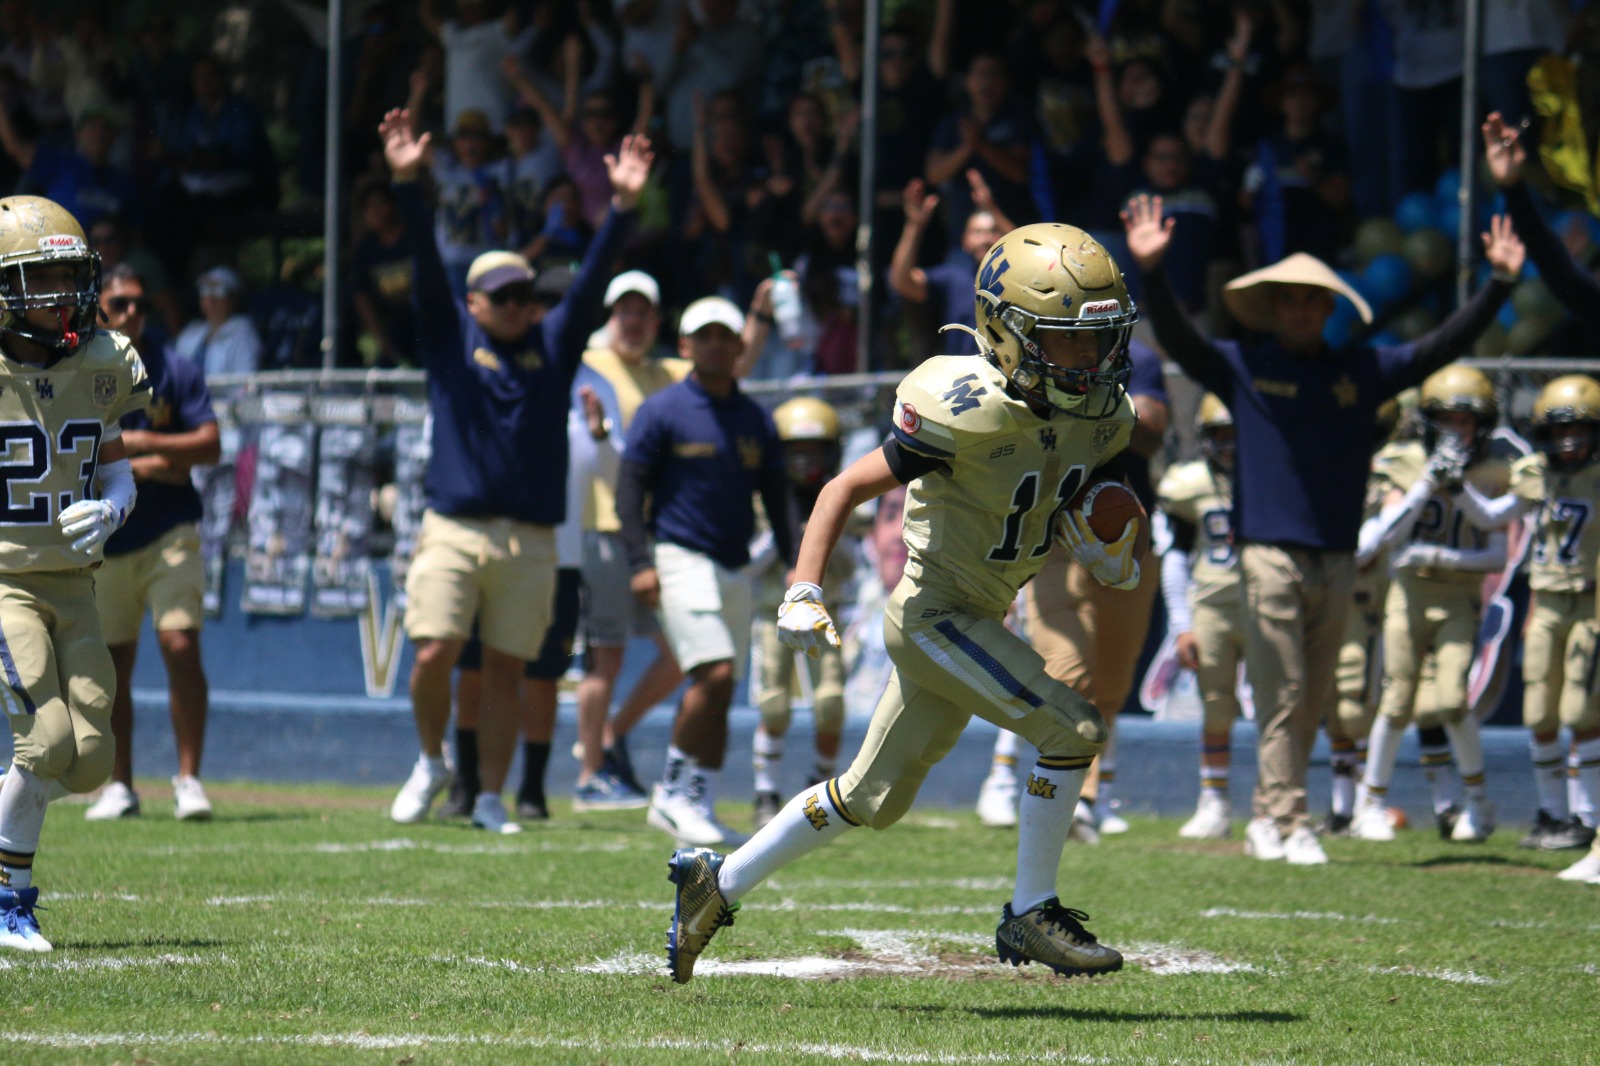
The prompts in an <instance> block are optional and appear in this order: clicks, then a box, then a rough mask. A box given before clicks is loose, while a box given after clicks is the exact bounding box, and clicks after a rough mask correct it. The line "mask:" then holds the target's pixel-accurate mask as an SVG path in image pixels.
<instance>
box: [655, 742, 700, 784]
mask: <svg viewBox="0 0 1600 1066" xmlns="http://www.w3.org/2000/svg"><path fill="white" fill-rule="evenodd" d="M693 765H694V760H693V759H691V758H689V755H688V753H687V752H685V751H684V750H683V749H682V748H680V747H678V746H677V745H676V744H668V745H667V761H666V764H665V765H664V766H663V767H662V769H661V791H662V792H663V793H665V794H666V795H668V796H673V795H676V794H677V793H678V792H679V791H680V790H682V788H683V786H684V785H685V784H686V783H687V782H686V781H685V778H687V776H688V773H687V770H688V768H689V767H691V766H693Z"/></svg>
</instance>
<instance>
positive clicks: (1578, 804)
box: [1567, 738, 1600, 828]
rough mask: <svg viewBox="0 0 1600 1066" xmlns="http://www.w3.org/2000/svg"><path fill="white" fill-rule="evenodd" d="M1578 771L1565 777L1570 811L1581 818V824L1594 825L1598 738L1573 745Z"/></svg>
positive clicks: (1599, 785) (1599, 789) (1599, 780)
mask: <svg viewBox="0 0 1600 1066" xmlns="http://www.w3.org/2000/svg"><path fill="white" fill-rule="evenodd" d="M1573 747H1574V749H1575V750H1574V751H1573V755H1574V756H1575V758H1576V760H1577V763H1578V772H1577V773H1576V774H1575V775H1572V776H1569V777H1568V778H1567V796H1568V799H1569V800H1570V801H1571V807H1572V813H1573V814H1576V815H1577V816H1578V817H1579V818H1581V819H1583V824H1584V825H1587V826H1589V827H1591V828H1592V827H1593V826H1594V821H1595V814H1594V797H1595V795H1596V794H1600V738H1596V739H1594V740H1585V741H1582V742H1581V743H1579V744H1576V745H1574V746H1573Z"/></svg>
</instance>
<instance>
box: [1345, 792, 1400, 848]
mask: <svg viewBox="0 0 1600 1066" xmlns="http://www.w3.org/2000/svg"><path fill="white" fill-rule="evenodd" d="M1350 835H1351V836H1352V837H1354V838H1355V839H1357V840H1378V841H1389V840H1393V839H1394V819H1393V818H1392V817H1390V815H1389V808H1388V807H1386V806H1384V804H1383V801H1382V800H1374V799H1371V798H1367V799H1365V800H1363V801H1362V802H1360V803H1358V804H1356V813H1355V817H1354V818H1352V819H1351V820H1350Z"/></svg>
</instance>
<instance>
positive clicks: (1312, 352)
mask: <svg viewBox="0 0 1600 1066" xmlns="http://www.w3.org/2000/svg"><path fill="white" fill-rule="evenodd" d="M1122 219H1123V224H1124V226H1125V227H1126V229H1127V236H1128V250H1129V251H1130V252H1131V253H1132V254H1133V258H1134V260H1135V262H1137V263H1138V264H1139V269H1140V270H1141V271H1143V273H1144V279H1145V307H1144V310H1145V311H1146V312H1147V313H1148V315H1149V318H1150V321H1151V323H1152V325H1153V326H1154V327H1155V334H1156V339H1157V340H1158V341H1159V342H1160V344H1161V347H1162V348H1163V349H1164V350H1165V351H1166V354H1167V356H1168V358H1170V359H1172V360H1173V361H1174V362H1176V363H1177V364H1178V365H1179V366H1180V367H1182V368H1183V370H1184V372H1185V373H1187V374H1188V375H1189V376H1190V377H1191V378H1193V379H1194V380H1195V381H1196V382H1198V383H1199V384H1200V386H1201V387H1202V388H1204V389H1206V390H1207V391H1208V392H1212V393H1215V394H1216V395H1217V397H1218V398H1219V399H1221V400H1222V402H1223V403H1225V404H1227V406H1228V409H1229V410H1230V411H1232V412H1233V417H1234V423H1235V426H1236V432H1237V434H1238V456H1237V459H1236V460H1235V481H1234V498H1233V514H1232V522H1233V531H1232V535H1233V538H1234V542H1235V543H1236V544H1237V545H1238V546H1239V557H1240V559H1239V561H1240V568H1241V572H1242V574H1243V578H1244V588H1245V613H1246V619H1245V664H1246V669H1247V670H1248V672H1249V676H1250V683H1251V685H1252V687H1253V688H1254V690H1255V703H1256V724H1257V727H1258V730H1259V733H1260V742H1259V745H1258V749H1257V751H1258V766H1257V779H1256V791H1255V802H1254V817H1253V818H1252V820H1251V822H1250V825H1249V829H1248V831H1247V834H1246V840H1245V852H1246V854H1249V855H1253V856H1255V857H1256V858H1258V859H1286V860H1288V861H1289V862H1290V863H1295V864H1301V865H1314V864H1320V863H1325V862H1327V861H1328V859H1327V855H1326V854H1324V853H1323V850H1322V846H1321V844H1320V843H1319V842H1318V841H1317V837H1316V833H1315V832H1314V831H1313V830H1312V829H1311V827H1310V825H1309V824H1308V821H1307V817H1306V767H1307V764H1308V762H1309V761H1310V757H1311V748H1312V745H1313V743H1315V741H1316V735H1317V726H1318V725H1319V723H1320V722H1321V720H1322V716H1323V715H1324V714H1325V713H1326V712H1327V710H1328V708H1329V707H1331V706H1332V705H1333V704H1334V701H1335V699H1336V690H1335V685H1334V667H1335V665H1336V663H1337V661H1338V655H1339V644H1340V641H1341V640H1342V637H1343V633H1344V624H1345V614H1346V610H1347V608H1348V607H1349V605H1350V600H1351V592H1352V587H1353V585H1354V582H1355V573H1356V567H1355V549H1356V541H1357V538H1358V535H1359V533H1360V527H1361V513H1362V508H1361V505H1362V501H1363V497H1364V493H1365V490H1366V482H1367V466H1368V462H1369V460H1370V457H1371V447H1370V445H1371V441H1372V434H1373V431H1374V427H1375V426H1376V424H1377V412H1378V406H1379V405H1380V404H1382V403H1383V402H1384V401H1385V400H1387V399H1389V398H1390V397H1391V396H1394V395H1395V394H1396V393H1398V392H1400V391H1401V390H1402V389H1405V388H1407V387H1409V386H1412V385H1417V384H1419V383H1420V382H1421V381H1422V379H1423V378H1425V377H1427V376H1428V375H1429V374H1431V373H1433V372H1434V371H1435V370H1437V369H1439V368H1440V367H1442V366H1444V365H1445V364H1447V363H1450V362H1452V361H1453V360H1455V359H1456V358H1458V357H1459V356H1461V355H1462V354H1463V353H1464V352H1466V351H1467V349H1468V348H1469V347H1470V346H1471V344H1472V342H1473V341H1474V340H1475V339H1476V338H1477V337H1478V335H1479V334H1480V333H1482V332H1483V330H1484V328H1485V327H1487V326H1488V324H1489V323H1490V322H1491V321H1492V320H1493V319H1494V316H1495V313H1496V312H1497V311H1498V310H1499V309H1500V305H1501V303H1503V302H1504V301H1505V298H1506V296H1507V295H1508V294H1509V293H1510V292H1511V287H1512V285H1513V284H1514V283H1515V282H1516V279H1517V275H1518V274H1519V273H1520V271H1521V270H1522V261H1523V256H1524V249H1523V247H1522V242H1521V241H1520V240H1518V239H1517V236H1516V233H1515V232H1514V231H1513V230H1512V228H1511V223H1510V222H1509V220H1507V219H1505V218H1500V217H1497V218H1495V219H1494V221H1493V223H1492V225H1491V227H1490V232H1489V233H1485V234H1483V247H1484V256H1485V258H1487V259H1488V261H1489V264H1490V266H1491V267H1493V269H1494V274H1493V276H1492V278H1491V280H1490V282H1489V284H1488V285H1487V286H1485V287H1484V288H1483V289H1482V290H1481V291H1480V292H1479V293H1478V294H1477V295H1476V296H1474V297H1473V298H1472V299H1471V300H1470V301H1468V302H1467V303H1466V304H1465V305H1464V306H1462V307H1461V308H1460V309H1459V310H1457V311H1456V312H1455V313H1454V314H1452V315H1451V316H1450V317H1449V318H1447V319H1446V320H1445V321H1444V322H1442V323H1441V324H1440V325H1439V327H1438V328H1437V329H1435V330H1433V331H1432V332H1429V333H1426V334H1423V335H1422V336H1420V337H1418V338H1416V339H1415V340H1413V341H1410V342H1407V343H1405V344H1400V345H1396V346H1394V347H1375V346H1373V345H1371V344H1367V343H1362V342H1359V341H1358V342H1354V343H1352V344H1349V345H1347V346H1345V347H1344V348H1341V349H1339V350H1332V349H1330V348H1329V347H1328V345H1327V344H1326V342H1324V341H1323V339H1322V330H1323V327H1324V326H1325V325H1326V324H1327V321H1328V318H1329V317H1330V316H1331V315H1332V314H1333V310H1334V305H1335V300H1336V297H1337V296H1343V297H1345V298H1346V299H1348V300H1349V301H1350V302H1351V303H1352V304H1353V305H1354V306H1355V309H1356V313H1357V314H1358V315H1359V316H1360V317H1361V320H1362V322H1363V323H1367V324H1370V323H1371V321H1372V311H1371V309H1370V308H1368V307H1367V305H1366V302H1365V301H1364V300H1362V299H1361V297H1360V296H1359V295H1358V294H1357V293H1355V292H1353V291H1351V289H1350V287H1349V286H1347V285H1346V284H1345V283H1344V282H1343V281H1342V280H1341V279H1340V278H1339V276H1338V275H1337V274H1335V273H1334V272H1333V271H1332V270H1331V269H1329V267H1328V266H1327V264H1325V263H1323V262H1322V261H1320V260H1318V259H1316V258H1314V257H1312V256H1309V255H1304V254H1297V255H1291V256H1289V257H1288V258H1287V259H1284V260H1282V261H1280V262H1277V263H1274V264H1273V265H1271V266H1268V267H1263V268H1262V269H1260V270H1256V271H1252V272H1251V273H1249V274H1246V275H1244V276H1243V277H1239V278H1235V279H1234V280H1233V281H1231V282H1229V283H1228V284H1227V285H1226V286H1225V287H1224V290H1223V301H1224V302H1225V303H1226V304H1227V307H1228V310H1229V311H1230V312H1232V314H1233V316H1234V317H1235V318H1236V319H1237V320H1238V321H1239V324H1240V325H1241V326H1243V327H1244V329H1245V333H1244V335H1243V336H1242V337H1241V338H1240V339H1239V340H1237V341H1213V340H1210V339H1208V338H1207V337H1205V336H1202V335H1201V334H1200V333H1199V332H1198V331H1197V330H1196V329H1195V328H1194V327H1193V326H1192V325H1191V324H1190V323H1189V321H1188V319H1186V318H1185V317H1184V315H1183V313H1182V311H1181V310H1180V309H1179V307H1178V304H1177V301H1176V300H1175V299H1174V298H1173V295H1172V289H1171V288H1170V287H1169V285H1168V283H1167V280H1166V278H1165V277H1164V275H1163V272H1162V270H1161V269H1160V266H1161V260H1162V257H1163V256H1164V255H1165V253H1166V250H1167V244H1168V242H1169V241H1170V239H1171V235H1172V222H1171V220H1170V219H1165V220H1164V219H1163V218H1162V215H1161V200H1160V198H1159V197H1155V198H1151V197H1146V196H1139V197H1136V198H1134V199H1133V200H1132V201H1130V202H1129V204H1128V208H1127V210H1125V211H1124V212H1123V213H1122Z"/></svg>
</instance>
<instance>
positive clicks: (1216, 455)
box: [1194, 392, 1239, 470]
mask: <svg viewBox="0 0 1600 1066" xmlns="http://www.w3.org/2000/svg"><path fill="white" fill-rule="evenodd" d="M1194 424H1195V429H1196V430H1197V431H1198V432H1199V434H1200V454H1201V455H1203V456H1205V458H1206V462H1208V463H1211V464H1212V465H1213V466H1220V467H1222V468H1223V469H1225V470H1232V469H1233V458H1234V456H1235V455H1237V454H1238V450H1239V448H1238V439H1237V438H1236V437H1235V435H1234V434H1235V430H1234V428H1233V412H1232V411H1230V410H1228V405H1227V404H1225V403H1223V402H1222V401H1221V400H1219V399H1218V398H1217V397H1216V395H1215V394H1214V393H1209V392H1208V393H1206V394H1205V395H1204V396H1203V397H1201V398H1200V410H1199V411H1197V412H1196V413H1195V418H1194Z"/></svg>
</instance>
